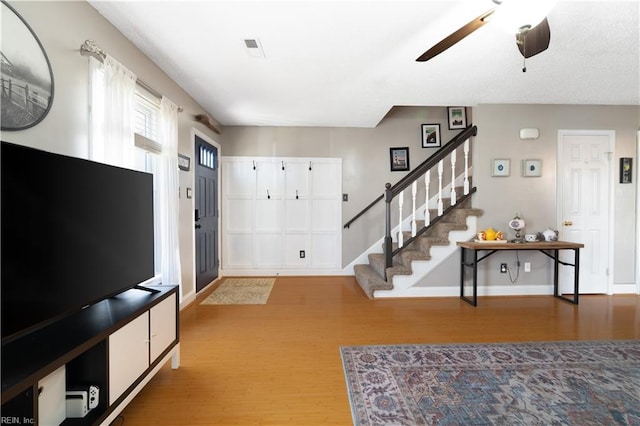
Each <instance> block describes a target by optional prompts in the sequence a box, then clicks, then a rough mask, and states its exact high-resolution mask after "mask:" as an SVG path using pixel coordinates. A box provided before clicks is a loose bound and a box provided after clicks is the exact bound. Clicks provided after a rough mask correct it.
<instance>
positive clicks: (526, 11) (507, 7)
mask: <svg viewBox="0 0 640 426" xmlns="http://www.w3.org/2000/svg"><path fill="white" fill-rule="evenodd" d="M492 1H493V2H494V3H495V4H496V5H497V6H496V7H494V8H492V9H489V10H487V11H486V12H484V13H483V14H482V15H480V16H478V17H477V18H475V19H473V20H472V21H471V22H469V23H467V24H466V25H463V26H462V27H461V28H459V29H458V30H456V31H454V32H453V33H451V34H450V35H448V36H447V37H445V38H444V39H442V40H441V41H440V42H438V43H436V44H435V45H434V46H433V47H432V48H430V49H429V50H427V51H426V52H424V53H423V54H422V55H420V57H418V59H416V61H418V62H425V61H428V60H430V59H432V58H434V57H435V56H437V55H439V54H440V53H442V52H444V51H445V50H447V49H448V48H450V47H451V46H453V45H454V44H456V43H458V42H459V41H460V40H462V39H463V38H465V37H466V36H468V35H469V34H471V33H473V32H474V31H475V30H477V29H479V28H481V27H482V26H484V25H485V24H487V23H489V22H495V23H496V24H497V25H500V26H502V27H504V28H510V29H511V30H513V31H515V37H516V45H517V46H518V50H519V51H520V53H521V54H522V56H523V57H524V58H525V59H526V58H530V57H532V56H534V55H537V54H538V53H540V52H543V51H545V50H546V49H547V48H548V47H549V41H550V40H551V30H550V28H549V21H547V18H546V15H547V13H548V12H549V11H550V10H551V9H552V8H553V6H554V5H555V2H556V0H492ZM522 71H523V72H525V71H526V67H524V68H523V69H522Z"/></svg>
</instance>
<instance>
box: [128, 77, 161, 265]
mask: <svg viewBox="0 0 640 426" xmlns="http://www.w3.org/2000/svg"><path fill="white" fill-rule="evenodd" d="M159 117H160V106H159V104H158V101H157V99H156V98H155V97H154V96H153V95H152V94H151V93H149V92H148V91H147V90H145V89H144V88H143V87H141V86H140V85H136V102H135V122H134V132H135V135H134V136H135V146H136V150H135V164H136V169H138V170H141V171H145V172H148V173H151V174H153V191H154V194H153V202H154V206H153V210H154V229H155V232H154V234H155V241H154V244H155V258H154V263H155V275H156V277H159V276H160V275H161V268H160V265H161V263H160V262H161V253H162V239H161V238H160V232H161V230H160V220H159V218H158V212H159V211H160V206H159V199H160V197H159V195H158V187H159V184H158V174H159V170H160V168H159V158H158V154H159V153H160V151H161V150H162V145H161V144H160V143H159V142H157V140H158V123H159V119H160V118H159Z"/></svg>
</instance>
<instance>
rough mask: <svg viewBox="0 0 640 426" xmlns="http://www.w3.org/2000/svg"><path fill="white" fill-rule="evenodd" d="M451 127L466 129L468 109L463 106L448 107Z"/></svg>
mask: <svg viewBox="0 0 640 426" xmlns="http://www.w3.org/2000/svg"><path fill="white" fill-rule="evenodd" d="M447 115H448V116H449V129H450V130H456V129H465V128H466V127H467V109H466V107H463V106H457V107H447Z"/></svg>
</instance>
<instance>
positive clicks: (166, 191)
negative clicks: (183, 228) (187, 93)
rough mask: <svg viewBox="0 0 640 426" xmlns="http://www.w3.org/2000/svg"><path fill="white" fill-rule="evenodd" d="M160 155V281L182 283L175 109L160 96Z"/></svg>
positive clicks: (173, 283) (171, 103)
mask: <svg viewBox="0 0 640 426" xmlns="http://www.w3.org/2000/svg"><path fill="white" fill-rule="evenodd" d="M159 126H160V129H159V130H160V131H159V132H158V134H159V138H160V140H159V142H160V144H161V145H162V153H161V154H160V164H159V166H160V167H159V168H160V170H159V176H158V194H159V195H158V196H159V198H160V200H159V201H160V233H161V236H160V238H161V239H162V261H161V271H162V282H163V283H164V284H170V285H180V284H182V276H181V271H180V245H179V241H178V208H179V206H178V190H179V182H178V106H177V105H176V104H174V103H173V102H171V101H170V100H169V99H167V98H165V97H163V98H162V101H161V102H160V122H159Z"/></svg>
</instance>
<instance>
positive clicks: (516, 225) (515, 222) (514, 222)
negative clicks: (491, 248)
mask: <svg viewBox="0 0 640 426" xmlns="http://www.w3.org/2000/svg"><path fill="white" fill-rule="evenodd" d="M524 226H525V224H524V220H522V219H521V218H520V216H519V215H518V213H516V215H515V217H514V218H513V219H511V221H510V222H509V228H511V229H513V230H514V231H516V238H514V239H513V240H511V242H512V243H522V242H524V240H523V239H522V235H521V234H520V231H522V230H523V229H524Z"/></svg>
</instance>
